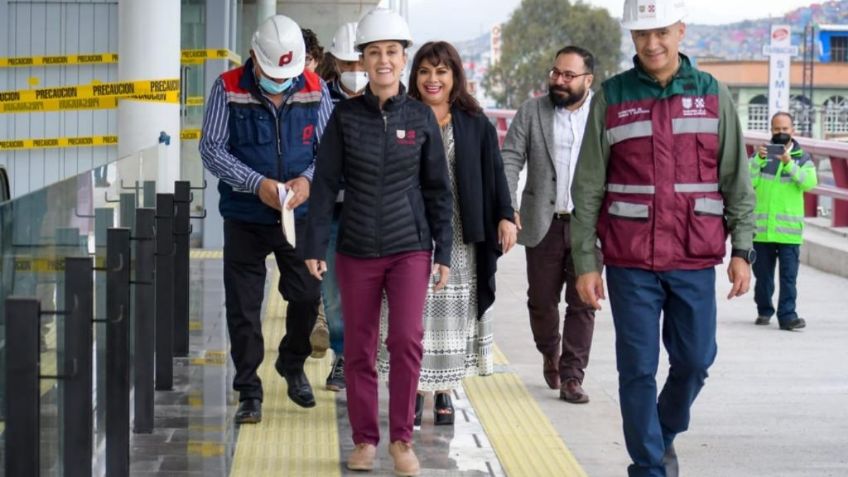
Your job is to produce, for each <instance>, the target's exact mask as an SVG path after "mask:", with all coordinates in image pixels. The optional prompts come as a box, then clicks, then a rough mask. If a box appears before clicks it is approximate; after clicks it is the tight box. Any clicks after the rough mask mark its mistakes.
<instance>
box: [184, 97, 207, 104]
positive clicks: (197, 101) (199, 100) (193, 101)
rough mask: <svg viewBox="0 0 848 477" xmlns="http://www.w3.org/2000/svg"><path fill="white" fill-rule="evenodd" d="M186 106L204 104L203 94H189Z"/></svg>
mask: <svg viewBox="0 0 848 477" xmlns="http://www.w3.org/2000/svg"><path fill="white" fill-rule="evenodd" d="M185 105H186V106H203V96H189V97H188V98H186V102H185Z"/></svg>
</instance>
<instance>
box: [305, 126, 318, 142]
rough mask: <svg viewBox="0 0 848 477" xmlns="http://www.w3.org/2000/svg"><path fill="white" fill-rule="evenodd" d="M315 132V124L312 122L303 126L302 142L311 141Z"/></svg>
mask: <svg viewBox="0 0 848 477" xmlns="http://www.w3.org/2000/svg"><path fill="white" fill-rule="evenodd" d="M314 134H315V126H314V125H312V124H309V125H307V126H306V127H305V128H303V143H304V144H310V143H311V142H312V136H313V135H314Z"/></svg>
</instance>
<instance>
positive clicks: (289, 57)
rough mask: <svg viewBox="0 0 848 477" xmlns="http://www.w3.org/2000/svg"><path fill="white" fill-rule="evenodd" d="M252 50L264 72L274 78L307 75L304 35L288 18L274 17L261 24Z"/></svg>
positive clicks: (254, 35) (251, 41) (251, 42)
mask: <svg viewBox="0 0 848 477" xmlns="http://www.w3.org/2000/svg"><path fill="white" fill-rule="evenodd" d="M250 47H251V48H252V49H253V54H254V55H255V56H256V60H257V61H258V62H259V66H260V67H261V68H262V72H264V73H265V74H266V75H268V76H270V77H271V78H274V79H283V78H294V77H295V76H298V75H300V74H301V73H303V66H304V64H305V62H306V47H305V46H304V44H303V34H302V33H301V32H300V27H299V26H298V25H297V23H295V22H294V20H292V19H291V18H289V17H287V16H283V15H274V16H273V17H270V18H268V19H267V20H265V21H264V22H263V23H262V24H261V25H259V28H257V29H256V33H254V34H253V38H252V39H251V40H250Z"/></svg>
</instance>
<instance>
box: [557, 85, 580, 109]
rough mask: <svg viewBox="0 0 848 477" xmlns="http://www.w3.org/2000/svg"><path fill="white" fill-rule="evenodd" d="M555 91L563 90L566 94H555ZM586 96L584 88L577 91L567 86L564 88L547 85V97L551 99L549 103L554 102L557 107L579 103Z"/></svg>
mask: <svg viewBox="0 0 848 477" xmlns="http://www.w3.org/2000/svg"><path fill="white" fill-rule="evenodd" d="M557 91H564V92H566V93H568V95H567V96H561V95H559V94H557ZM585 96H586V88H585V87H583V88H580V89H579V90H577V91H571V90H569V89H568V88H564V87H562V86H553V85H551V86H548V98H550V99H551V103H553V104H554V106H556V107H557V108H567V107H569V106H572V105H574V104H577V103H579V102H580V101H582V100H583V98H584V97H585Z"/></svg>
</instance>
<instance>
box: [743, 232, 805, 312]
mask: <svg viewBox="0 0 848 477" xmlns="http://www.w3.org/2000/svg"><path fill="white" fill-rule="evenodd" d="M754 250H756V252H757V259H756V260H755V261H754V265H753V266H752V268H753V269H754V276H755V277H756V278H757V283H756V284H755V285H754V301H755V302H756V303H757V314H758V315H760V316H769V317H770V316H772V315H774V305H773V304H772V301H771V297H772V295H774V266H775V264H777V263H779V265H780V267H779V269H778V271H779V277H780V292H779V293H778V296H777V321H779V322H780V323H781V324H783V323H788V322H789V321H792V320H794V319H796V318H798V313H796V312H795V299H796V298H797V297H798V290H797V288H796V287H795V281H796V279H797V278H798V266H799V264H800V262H801V259H800V255H801V246H800V245H793V244H786V243H768V242H754Z"/></svg>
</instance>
